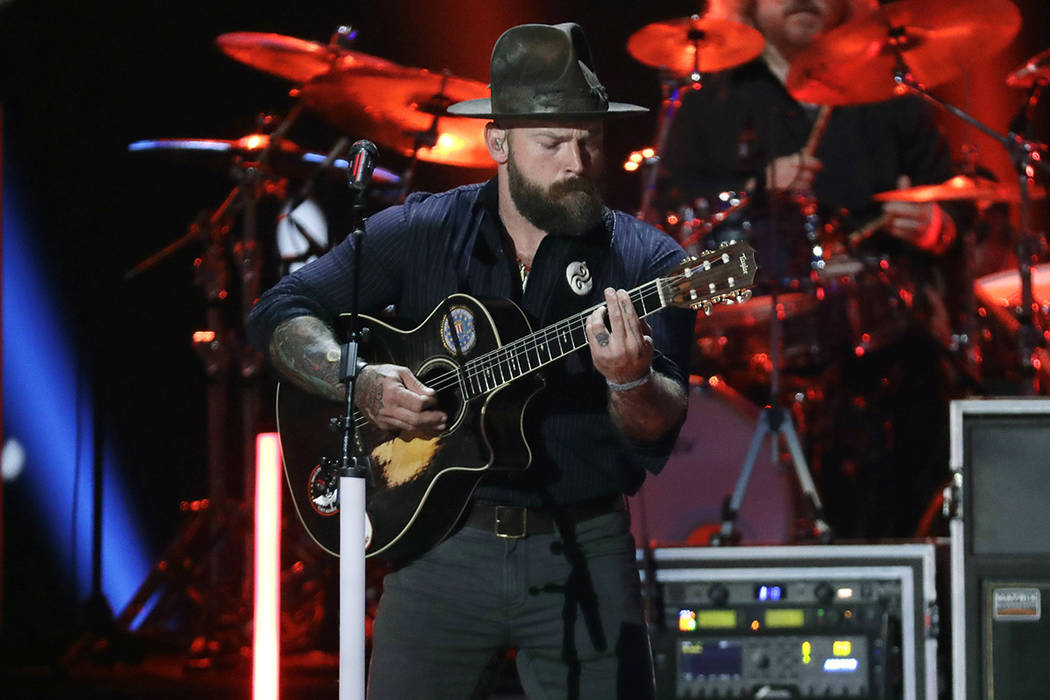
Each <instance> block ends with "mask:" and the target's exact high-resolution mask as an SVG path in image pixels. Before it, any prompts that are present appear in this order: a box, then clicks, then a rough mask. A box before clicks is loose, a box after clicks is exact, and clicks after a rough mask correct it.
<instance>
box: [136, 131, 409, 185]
mask: <svg viewBox="0 0 1050 700" xmlns="http://www.w3.org/2000/svg"><path fill="white" fill-rule="evenodd" d="M269 144H270V137H269V135H267V134H248V135H247V136H242V137H241V138H239V139H233V140H228V139H148V140H144V141H135V142H134V143H132V144H129V145H128V151H131V152H132V153H140V152H158V153H162V154H164V155H166V156H169V157H173V158H175V159H177V160H183V161H198V162H203V163H206V164H209V165H215V166H226V165H229V163H230V162H231V161H233V160H235V159H241V160H245V161H248V162H255V161H256V160H258V158H259V157H261V156H262V152H263V150H264V149H265V148H266V147H267V146H269ZM325 158H326V156H325V155H324V154H323V153H311V152H309V151H304V150H302V149H301V148H299V147H298V146H297V145H295V144H294V143H292V142H291V141H289V140H288V139H281V140H280V141H279V142H278V144H277V146H276V148H275V149H274V150H272V151H270V155H269V156H268V157H267V160H268V164H269V166H271V167H272V168H273V169H274V171H275V172H277V173H278V174H281V175H307V174H309V173H310V172H312V171H313V170H315V169H316V168H317V167H318V166H319V165H321V164H322V163H323V162H324V160H325ZM329 167H330V169H331V170H334V171H342V172H346V171H348V170H349V169H350V164H349V163H348V162H347V161H346V159H344V158H337V159H336V160H334V161H333V162H332V164H331V166H329ZM372 181H373V182H376V183H378V184H381V185H396V184H398V183H399V182H400V181H401V178H399V177H398V176H397V175H395V174H394V173H392V172H390V171H389V170H385V169H384V168H378V167H377V168H376V169H375V171H374V172H373V173H372Z"/></svg>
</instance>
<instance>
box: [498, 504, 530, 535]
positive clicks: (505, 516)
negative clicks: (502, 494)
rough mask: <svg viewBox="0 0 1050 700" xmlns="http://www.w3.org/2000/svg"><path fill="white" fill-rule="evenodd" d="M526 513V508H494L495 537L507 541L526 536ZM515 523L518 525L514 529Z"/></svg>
mask: <svg viewBox="0 0 1050 700" xmlns="http://www.w3.org/2000/svg"><path fill="white" fill-rule="evenodd" d="M528 512H529V511H528V510H527V509H526V508H515V507H512V506H496V527H495V531H496V537H503V538H504V539H508V540H520V539H524V538H525V536H526V535H527V534H528V530H527V529H526V526H527V523H528ZM515 522H517V523H518V526H517V527H516V528H515ZM505 528H506V529H505ZM511 528H514V529H511Z"/></svg>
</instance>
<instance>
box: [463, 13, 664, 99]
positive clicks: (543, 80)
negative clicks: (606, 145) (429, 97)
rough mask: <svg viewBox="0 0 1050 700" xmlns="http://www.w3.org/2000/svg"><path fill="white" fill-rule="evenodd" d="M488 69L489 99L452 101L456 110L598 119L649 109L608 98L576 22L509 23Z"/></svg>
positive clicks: (499, 40) (496, 46)
mask: <svg viewBox="0 0 1050 700" xmlns="http://www.w3.org/2000/svg"><path fill="white" fill-rule="evenodd" d="M489 70H490V73H489V76H490V82H489V88H490V90H491V95H492V97H491V99H490V100H470V101H468V102H465V103H459V104H456V105H453V106H452V107H451V108H450V109H449V111H450V112H451V113H452V114H463V115H466V116H479V117H480V116H485V117H490V118H496V117H506V118H512V117H520V118H557V117H565V118H598V117H603V116H606V115H607V114H609V113H611V112H637V111H646V110H645V109H644V108H642V107H636V106H635V105H624V104H619V103H610V102H609V98H608V95H607V93H606V91H605V87H604V86H602V84H601V82H600V81H599V80H598V75H597V72H596V71H595V69H594V60H593V58H592V57H591V49H590V46H589V45H588V44H587V38H586V36H584V33H583V29H581V28H580V26H579V25H578V24H574V23H565V24H555V25H549V24H522V25H519V26H517V27H511V28H510V29H508V30H507V31H505V32H504V33H503V34H502V35H501V36H500V38H499V39H497V40H496V44H495V46H493V48H492V61H491V63H490V69H489Z"/></svg>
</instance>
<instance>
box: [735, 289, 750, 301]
mask: <svg viewBox="0 0 1050 700" xmlns="http://www.w3.org/2000/svg"><path fill="white" fill-rule="evenodd" d="M750 298H751V290H750V289H741V290H740V291H739V292H737V293H736V303H738V304H743V303H744V302H745V301H747V300H748V299H750Z"/></svg>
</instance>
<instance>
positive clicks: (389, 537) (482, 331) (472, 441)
mask: <svg viewBox="0 0 1050 700" xmlns="http://www.w3.org/2000/svg"><path fill="white" fill-rule="evenodd" d="M449 306H450V307H451V316H452V319H453V324H452V326H454V327H455V329H456V330H455V333H456V337H457V338H458V339H459V345H460V349H461V350H462V353H463V359H464V362H468V361H470V360H472V359H474V358H476V357H478V356H481V355H483V354H485V353H487V352H490V351H492V350H494V349H496V348H499V347H500V346H502V345H504V344H505V343H506V342H508V341H510V340H514V339H517V338H520V337H522V336H525V335H527V334H529V333H530V331H531V329H530V327H529V323H528V320H527V319H526V317H525V315H524V314H523V313H522V311H521V310H520V309H519V308H518V307H517V306H515V305H514V304H513V303H511V302H509V301H505V300H496V301H486V302H482V301H479V300H477V299H475V298H473V297H470V296H467V295H463V294H455V295H452V296H451V297H449ZM362 326H363V327H365V328H368V329H369V331H370V333H369V335H368V337H367V338H366V339H365V341H364V342H363V343H362V347H361V356H362V357H364V358H367V359H368V361H369V362H370V363H371V364H387V363H389V364H398V365H402V366H405V367H408V368H409V369H410V370H411V371H412V373H413V374H414V375H415V376H416V377H418V378H419V379H420V381H422V382H423V383H424V384H426V385H428V386H430V387H432V388H434V389H436V390H437V391H438V397H437V398H438V403H439V405H440V406H441V408H442V410H444V411H445V412H446V413H447V414H448V416H449V421H448V426H447V429H446V431H445V432H444V433H443V434H441V435H439V436H436V437H419V436H411V435H400V436H393V435H390V434H384V433H380V432H379V431H378V430H376V429H375V428H374V427H372V426H371V425H369V426H367V427H365V428H364V429H363V430H361V435H362V439H363V440H362V441H363V442H364V443H365V444H364V448H365V449H364V452H365V453H367V454H368V455H369V456H370V457H371V474H370V476H369V479H368V483H367V486H366V509H367V513H368V518H369V522H370V525H371V541H370V544H369V546H368V547H367V549H366V556H368V557H372V556H381V557H383V558H388V559H392V560H396V561H402V560H405V559H408V558H411V557H412V556H415V555H417V554H419V553H421V552H423V551H426V550H427V549H429V548H430V547H432V546H433V545H435V544H437V543H438V542H440V541H441V540H442V539H444V538H445V537H446V536H447V535H448V534H449V531H450V530H451V529H452V528H453V527H454V526H455V524H456V522H457V521H458V520H459V518H460V516H461V515H462V513H463V510H464V508H465V507H466V505H467V503H468V502H469V499H470V496H471V494H472V493H473V491H474V488H475V487H476V486H477V483H478V482H479V481H480V480H481V478H482V476H484V474H485V472H487V471H488V470H490V469H507V470H521V469H525V468H526V467H528V466H529V464H530V463H531V461H532V453H531V451H530V449H529V445H528V443H527V442H526V440H525V436H524V432H523V418H524V410H525V407H526V405H527V403H528V401H529V399H530V398H531V397H532V396H533V395H534V394H535V393H536V392H537V391H539V390H540V389H541V388H542V386H543V384H542V380H541V379H539V378H538V377H537V376H536V375H531V376H530V377H524V378H522V379H521V380H519V381H514V382H512V383H509V384H506V385H504V386H501V387H499V388H496V389H494V390H492V391H491V392H489V393H486V394H483V395H473V394H472V393H471V392H470V390H469V389H468V390H467V391H466V392H464V384H463V383H462V381H461V378H460V371H459V363H458V362H457V361H456V347H455V343H454V340H453V336H452V331H451V330H450V325H449V322H448V316H447V315H446V313H445V305H444V304H441V305H439V306H438V308H437V309H435V310H434V311H433V312H432V313H431V314H430V316H429V317H428V318H427V319H426V320H425V321H424V322H423V323H421V324H420V325H419V326H417V327H416V328H414V329H412V330H409V331H405V330H400V329H397V328H395V327H393V326H391V325H389V324H387V323H386V322H384V321H382V320H380V319H376V318H370V317H364V316H363V317H362ZM465 394H466V396H467V398H466V399H464V395H465ZM344 410H345V409H344V407H343V405H342V404H341V403H339V402H335V401H329V400H326V399H323V398H320V397H318V396H316V395H314V394H309V393H307V392H304V391H302V390H300V389H298V388H296V387H294V386H292V385H291V384H288V383H282V384H281V385H280V386H279V387H278V396H277V422H278V431H279V432H280V436H281V449H282V452H283V456H284V463H285V474H286V477H287V479H288V486H289V488H290V490H291V494H292V501H293V503H294V505H295V508H296V511H297V513H298V514H299V517H300V519H301V520H302V521H303V525H304V526H305V527H306V529H307V531H308V532H309V533H310V535H311V536H312V537H313V538H314V540H315V541H317V543H318V544H319V545H321V547H323V548H324V549H326V550H327V551H329V552H331V553H332V554H338V542H339V517H338V516H339V511H338V497H337V492H336V491H335V488H336V487H337V485H338V477H337V475H336V473H335V471H334V470H333V468H332V467H331V466H330V465H329V464H326V463H325V462H324V461H323V460H324V459H325V458H327V459H328V460H332V461H333V462H337V461H338V460H339V457H340V455H341V452H342V446H341V445H342V432H341V431H339V430H334V431H333V430H330V429H329V424H330V420H331V419H332V418H334V417H337V416H341V415H343V412H344Z"/></svg>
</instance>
